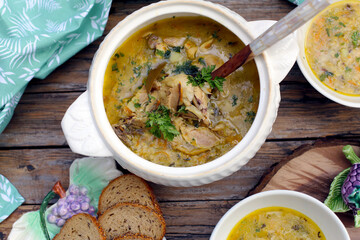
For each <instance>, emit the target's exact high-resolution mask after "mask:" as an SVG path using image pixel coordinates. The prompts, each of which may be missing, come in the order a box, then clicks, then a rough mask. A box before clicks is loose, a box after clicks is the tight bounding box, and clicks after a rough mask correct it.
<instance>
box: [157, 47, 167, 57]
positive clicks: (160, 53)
mask: <svg viewBox="0 0 360 240" xmlns="http://www.w3.org/2000/svg"><path fill="white" fill-rule="evenodd" d="M155 54H156V55H159V56H160V57H164V54H165V52H164V51H161V50H159V49H156V50H155Z"/></svg>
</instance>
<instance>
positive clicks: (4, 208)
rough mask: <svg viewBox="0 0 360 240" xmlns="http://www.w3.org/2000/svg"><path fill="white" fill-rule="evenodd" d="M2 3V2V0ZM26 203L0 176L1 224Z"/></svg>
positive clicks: (4, 178) (7, 181)
mask: <svg viewBox="0 0 360 240" xmlns="http://www.w3.org/2000/svg"><path fill="white" fill-rule="evenodd" d="M0 1H1V0H0ZM23 202H24V198H23V197H22V196H21V195H20V193H19V192H18V190H17V189H16V188H15V187H14V186H13V185H12V184H11V183H10V182H9V180H7V178H6V177H4V176H3V175H1V174H0V223H1V222H2V221H4V220H5V219H6V218H7V217H8V216H9V215H10V214H11V213H12V212H13V211H15V209H17V208H18V207H19V206H20V205H21V204H22V203H23Z"/></svg>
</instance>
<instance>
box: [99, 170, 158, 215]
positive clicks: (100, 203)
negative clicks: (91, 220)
mask: <svg viewBox="0 0 360 240" xmlns="http://www.w3.org/2000/svg"><path fill="white" fill-rule="evenodd" d="M130 175H131V176H133V177H136V178H137V179H139V180H140V181H141V182H142V183H143V184H144V185H145V187H146V189H147V190H148V191H149V193H150V198H151V201H152V202H153V204H154V208H155V211H156V212H158V213H159V214H160V215H162V212H161V209H160V206H159V203H158V201H157V200H156V197H155V194H154V192H153V190H152V188H151V187H150V186H149V184H148V183H147V182H146V181H145V180H144V179H142V178H140V177H138V176H136V175H135V174H132V173H129V174H124V175H121V176H119V177H117V178H115V179H113V180H111V181H110V182H109V184H108V185H107V186H106V187H105V188H104V189H103V190H102V191H101V194H100V197H99V205H98V212H97V214H98V216H100V215H101V212H100V209H102V202H103V197H104V193H105V192H106V191H107V189H108V188H110V187H111V186H112V184H114V183H116V182H117V181H121V179H122V178H124V177H126V176H130Z"/></svg>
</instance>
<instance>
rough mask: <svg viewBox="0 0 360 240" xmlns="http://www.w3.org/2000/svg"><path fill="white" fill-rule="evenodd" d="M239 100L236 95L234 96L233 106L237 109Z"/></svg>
mask: <svg viewBox="0 0 360 240" xmlns="http://www.w3.org/2000/svg"><path fill="white" fill-rule="evenodd" d="M238 99H239V98H238V97H237V96H236V95H235V94H234V95H233V96H232V104H231V105H232V106H233V107H235V106H236V105H237V100H238Z"/></svg>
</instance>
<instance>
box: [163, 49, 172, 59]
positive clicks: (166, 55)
mask: <svg viewBox="0 0 360 240" xmlns="http://www.w3.org/2000/svg"><path fill="white" fill-rule="evenodd" d="M170 55H171V51H170V50H166V52H165V54H164V58H165V59H169V58H170Z"/></svg>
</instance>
